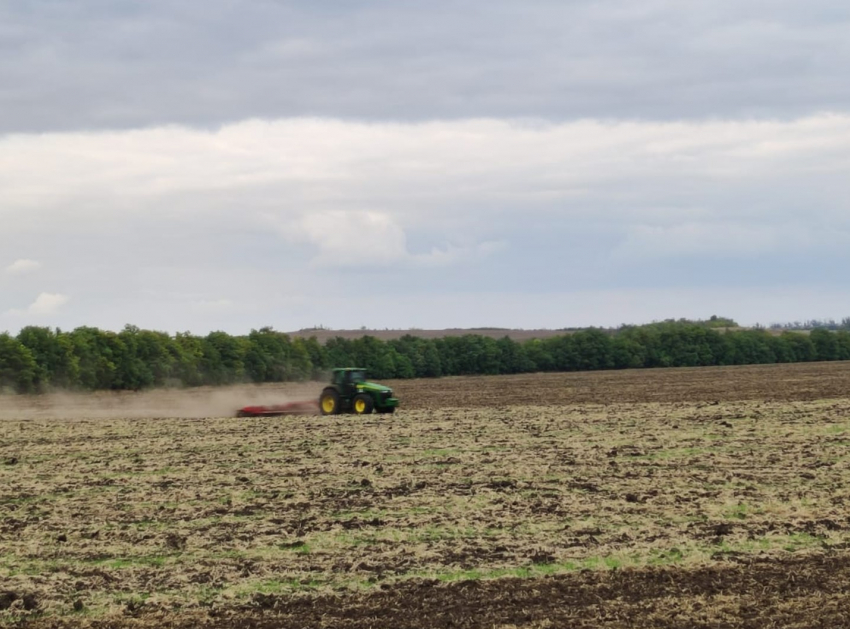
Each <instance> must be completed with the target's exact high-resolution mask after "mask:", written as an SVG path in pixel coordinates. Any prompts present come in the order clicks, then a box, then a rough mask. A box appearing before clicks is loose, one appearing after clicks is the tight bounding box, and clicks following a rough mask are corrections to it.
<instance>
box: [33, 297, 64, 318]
mask: <svg viewBox="0 0 850 629" xmlns="http://www.w3.org/2000/svg"><path fill="white" fill-rule="evenodd" d="M69 299H70V298H69V297H68V296H67V295H60V294H58V293H41V294H39V296H38V297H36V299H35V301H34V302H32V303H31V304H30V306H29V307H28V308H27V309H26V313H27V314H31V315H49V314H53V313H55V312H56V311H57V310H59V308H61V307H62V306H64V305H65V304H66V303H68V300H69Z"/></svg>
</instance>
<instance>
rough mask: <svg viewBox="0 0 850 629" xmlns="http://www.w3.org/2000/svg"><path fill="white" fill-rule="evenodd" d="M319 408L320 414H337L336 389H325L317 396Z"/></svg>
mask: <svg viewBox="0 0 850 629" xmlns="http://www.w3.org/2000/svg"><path fill="white" fill-rule="evenodd" d="M319 409H320V410H321V411H322V415H338V414H339V393H337V391H336V389H325V390H324V391H322V395H321V397H320V398H319Z"/></svg>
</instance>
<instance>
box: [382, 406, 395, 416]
mask: <svg viewBox="0 0 850 629" xmlns="http://www.w3.org/2000/svg"><path fill="white" fill-rule="evenodd" d="M378 412H379V413H381V414H382V415H392V414H393V413H395V406H385V407H384V408H379V409H378Z"/></svg>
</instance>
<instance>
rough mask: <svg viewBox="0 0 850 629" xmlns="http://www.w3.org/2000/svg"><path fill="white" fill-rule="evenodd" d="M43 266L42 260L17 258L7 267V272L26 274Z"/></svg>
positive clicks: (10, 273)
mask: <svg viewBox="0 0 850 629" xmlns="http://www.w3.org/2000/svg"><path fill="white" fill-rule="evenodd" d="M40 268H41V262H37V261H35V260H27V259H24V258H22V259H20V260H15V261H14V262H13V263H12V264H10V265H9V266H7V267H6V273H8V274H9V275H24V274H26V273H30V272H31V271H37V270H38V269H40Z"/></svg>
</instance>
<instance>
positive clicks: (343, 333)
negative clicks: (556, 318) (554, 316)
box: [288, 328, 571, 343]
mask: <svg viewBox="0 0 850 629" xmlns="http://www.w3.org/2000/svg"><path fill="white" fill-rule="evenodd" d="M570 332H571V330H512V329H509V328H468V329H461V328H450V329H446V330H418V329H412V330H362V329H361V330H326V329H324V328H308V329H304V330H298V331H297V332H288V334H289V336H291V337H293V338H296V337H301V338H310V337H311V336H315V337H316V339H318V341H319V342H320V343H324V342H326V341H327V340H328V339H332V338H336V337H338V336H339V337H342V338H344V339H359V338H362V337H364V336H374V337H375V338H379V339H381V340H382V341H391V340H393V339H400V338H401V337H402V336H405V335H407V334H410V335H411V336H417V337H419V338H423V339H440V338H445V337H447V336H463V335H465V334H476V335H478V336H487V337H490V338H494V339H500V338H502V337H505V336H507V337H508V338H511V339H513V340H515V341H527V340H528V339H545V338H550V337H553V336H561V335H563V334H569V333H570Z"/></svg>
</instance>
